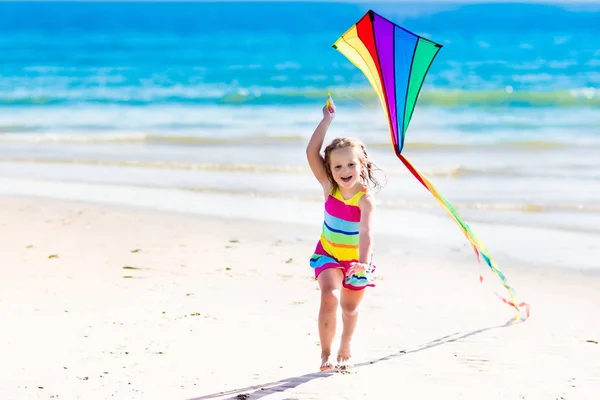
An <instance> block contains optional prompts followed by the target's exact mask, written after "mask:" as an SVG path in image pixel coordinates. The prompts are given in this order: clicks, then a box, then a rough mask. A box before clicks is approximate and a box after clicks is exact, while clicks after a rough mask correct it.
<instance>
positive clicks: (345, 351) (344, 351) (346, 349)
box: [337, 342, 352, 367]
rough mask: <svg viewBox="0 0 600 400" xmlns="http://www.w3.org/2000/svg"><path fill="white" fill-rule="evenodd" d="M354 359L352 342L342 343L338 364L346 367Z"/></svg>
mask: <svg viewBox="0 0 600 400" xmlns="http://www.w3.org/2000/svg"><path fill="white" fill-rule="evenodd" d="M350 357H352V354H351V350H350V342H342V343H340V349H339V350H338V356H337V362H338V364H339V365H340V366H341V367H346V362H347V361H348V360H349V359H350Z"/></svg>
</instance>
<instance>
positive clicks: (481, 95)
mask: <svg viewBox="0 0 600 400" xmlns="http://www.w3.org/2000/svg"><path fill="white" fill-rule="evenodd" d="M133 89H135V90H133ZM328 91H329V92H331V94H332V96H333V97H334V99H335V100H336V101H337V102H338V103H343V104H348V105H355V106H361V107H379V103H378V101H379V100H378V98H377V96H376V94H375V92H374V91H373V90H372V89H371V88H370V87H367V88H355V87H350V88H346V87H327V88H322V89H320V88H272V87H255V88H250V89H241V88H234V89H222V88H219V89H210V88H189V87H187V88H186V87H184V88H181V90H165V89H164V88H144V87H140V88H113V89H107V90H105V91H102V92H100V93H98V92H97V91H93V90H89V91H86V90H82V91H78V92H76V93H72V92H64V93H61V95H55V94H54V93H56V91H55V92H53V93H48V94H41V95H40V94H36V95H33V94H28V93H27V92H25V93H19V94H14V93H13V94H10V93H9V94H5V95H3V96H0V107H7V106H11V107H12V106H54V105H70V104H106V105H131V106H145V105H152V104H193V105H230V106H235V105H297V104H308V103H315V102H318V101H321V100H323V99H324V98H325V97H326V96H327V92H328ZM36 93H37V92H36ZM419 105H420V106H440V107H558V108H561V107H582V106H585V107H593V108H596V107H600V90H596V89H594V88H576V89H569V90H555V91H518V90H513V89H512V88H505V89H497V90H458V89H457V90H453V89H424V90H423V91H422V92H421V94H420V96H419Z"/></svg>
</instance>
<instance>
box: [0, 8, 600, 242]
mask: <svg viewBox="0 0 600 400" xmlns="http://www.w3.org/2000/svg"><path fill="white" fill-rule="evenodd" d="M369 8H372V9H373V10H375V11H376V12H378V13H380V14H382V15H384V16H385V17H387V18H389V19H391V20H393V21H395V22H396V23H398V24H400V25H402V26H403V27H405V28H407V29H410V30H412V31H414V32H415V33H417V34H420V35H423V36H425V37H427V38H430V39H432V40H434V41H436V42H438V43H440V44H442V45H443V46H444V47H443V49H442V50H441V52H440V53H439V55H438V56H437V58H436V60H435V62H434V64H433V65H432V67H431V69H430V71H429V74H428V75H427V78H426V80H425V84H424V86H423V90H422V93H421V96H420V99H419V102H418V103H417V108H416V111H415V114H414V116H413V120H412V122H411V126H410V128H409V131H408V134H407V139H406V148H405V154H406V156H407V157H408V158H409V159H410V160H411V161H412V162H413V163H414V164H415V166H417V168H419V169H420V170H421V171H422V172H424V173H425V174H426V175H427V176H428V177H430V178H431V179H432V181H433V182H434V184H436V186H438V188H439V189H440V191H441V192H442V193H443V194H444V195H446V196H447V197H448V198H449V200H450V201H451V202H452V203H453V204H454V205H455V206H456V207H457V208H458V209H459V211H461V212H462V213H464V215H465V216H466V217H467V219H468V220H469V221H475V222H477V221H482V222H489V223H502V224H507V223H508V224H512V225H518V226H531V227H537V228H542V229H553V230H557V231H569V232H577V234H583V233H585V234H586V235H598V234H600V228H598V227H599V226H600V201H598V198H600V157H598V151H600V89H599V88H600V72H598V71H599V70H600V69H599V67H600V45H599V44H598V43H600V42H599V41H598V36H599V34H600V24H598V21H600V6H593V5H585V4H581V5H577V4H576V3H565V4H553V5H543V4H514V3H513V4H474V3H465V4H446V3H439V4H436V3H432V2H426V3H420V4H417V3H404V2H402V3H398V2H396V3H391V2H387V3H343V2H335V3H334V2H332V3H325V2H308V3H274V2H265V3H252V2H242V3H206V2H203V3H188V2H182V3H143V2H134V3H122V4H119V3H114V2H110V3H81V2H75V3H54V2H42V3H31V2H23V3H0V55H1V63H0V178H4V179H6V180H5V181H4V183H3V190H4V192H14V193H20V192H19V190H16V189H14V188H15V187H22V186H19V185H21V184H23V183H24V182H28V184H29V186H28V187H29V188H30V189H27V190H29V191H31V192H35V190H36V187H38V186H37V184H38V183H40V182H45V183H48V182H60V183H61V184H69V183H70V184H75V183H77V182H92V183H96V184H107V185H108V184H110V185H121V186H123V185H126V186H135V187H154V188H156V187H159V188H168V189H173V190H182V189H183V190H186V191H190V190H191V191H192V192H194V193H198V192H213V193H215V192H218V193H227V194H240V195H248V194H252V195H258V196H265V197H271V198H272V197H284V198H296V199H298V198H299V199H318V196H319V189H318V188H317V187H316V186H315V182H314V179H313V178H312V176H310V173H309V172H308V169H307V166H306V162H305V160H304V145H305V143H306V141H307V140H308V137H309V136H310V134H311V133H312V130H313V129H314V127H315V125H316V124H317V123H318V121H319V118H320V112H321V110H320V109H321V107H322V105H323V104H324V101H325V98H326V95H327V92H328V91H330V92H331V93H332V95H333V97H334V99H335V100H336V102H337V104H338V117H337V119H336V121H335V123H334V125H333V126H332V132H331V135H332V136H331V137H333V135H335V136H340V135H352V136H358V137H359V138H361V139H362V140H363V141H365V142H366V143H367V145H368V146H369V148H370V149H371V154H372V156H373V158H374V159H375V162H376V163H377V164H378V165H379V166H380V167H382V169H383V170H384V172H385V176H382V179H383V180H384V181H385V180H386V179H387V182H388V184H387V186H386V188H385V189H384V191H383V192H382V193H381V201H382V205H383V206H384V207H387V208H389V209H414V210H426V211H427V212H431V213H437V212H440V210H441V209H440V208H439V206H438V205H437V204H435V203H434V202H433V200H432V197H431V196H430V195H429V193H428V192H426V191H425V189H423V188H421V187H420V186H418V184H417V183H416V180H414V178H412V177H411V176H409V175H408V172H407V171H406V169H404V167H403V166H402V165H401V164H400V162H399V161H398V160H397V159H395V156H394V155H393V152H392V150H391V147H389V134H388V133H387V125H386V121H385V120H384V117H383V112H382V110H381V107H380V105H379V104H378V103H377V100H376V98H375V95H374V92H373V90H372V89H371V88H370V86H369V84H368V82H367V80H366V78H365V77H364V76H363V75H362V73H361V72H360V71H359V70H358V69H357V68H356V67H354V66H353V65H352V64H350V62H349V61H348V60H346V59H345V58H344V57H343V56H342V55H341V54H340V53H338V52H337V51H335V50H334V49H332V47H331V45H332V44H333V42H334V41H335V40H336V39H337V38H338V37H339V36H340V35H341V34H342V33H343V32H344V31H345V30H346V29H348V28H349V27H350V26H351V25H352V24H354V23H355V22H356V21H357V20H358V19H359V18H360V17H361V16H362V15H363V14H364V13H365V12H366V11H367V10H368V9H369ZM11 185H12V186H11ZM11 188H12V189H11ZM23 190H25V189H23ZM23 193H25V192H23ZM457 235H458V233H457ZM593 237H595V236H593ZM574 240H575V239H574Z"/></svg>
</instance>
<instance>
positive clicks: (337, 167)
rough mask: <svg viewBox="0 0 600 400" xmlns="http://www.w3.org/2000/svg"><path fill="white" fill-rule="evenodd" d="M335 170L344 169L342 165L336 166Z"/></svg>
mask: <svg viewBox="0 0 600 400" xmlns="http://www.w3.org/2000/svg"><path fill="white" fill-rule="evenodd" d="M334 168H335V169H340V168H342V166H341V165H336V166H335V167H334Z"/></svg>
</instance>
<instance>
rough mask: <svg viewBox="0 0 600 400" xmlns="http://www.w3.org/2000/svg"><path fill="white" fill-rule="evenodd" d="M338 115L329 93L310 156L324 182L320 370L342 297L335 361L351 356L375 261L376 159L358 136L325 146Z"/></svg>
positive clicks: (315, 261) (318, 274) (315, 260)
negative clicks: (373, 191) (370, 155)
mask: <svg viewBox="0 0 600 400" xmlns="http://www.w3.org/2000/svg"><path fill="white" fill-rule="evenodd" d="M334 118H335V105H334V103H333V101H332V100H331V98H329V99H328V102H327V105H326V106H325V107H323V119H322V120H321V122H320V123H319V125H318V126H317V128H316V129H315V131H314V133H313V135H312V137H311V139H310V141H309V143H308V146H307V148H306V156H307V158H308V163H309V165H310V168H311V170H312V172H313V173H314V175H315V177H316V178H317V180H318V181H319V182H320V183H321V185H322V186H323V193H324V195H325V221H324V223H323V230H322V233H321V237H320V240H319V242H318V243H317V247H316V249H315V252H314V254H313V256H312V257H311V259H310V266H311V267H312V268H313V269H314V271H315V278H316V279H317V281H318V283H319V287H320V289H321V306H320V309H319V337H320V340H321V368H320V369H321V371H328V370H331V369H333V368H334V366H333V364H332V362H331V359H330V358H331V344H332V342H333V338H334V336H335V331H336V322H337V321H336V316H337V306H338V297H337V295H336V292H337V291H338V290H341V293H340V299H339V304H340V306H341V308H342V323H343V331H342V338H341V341H340V348H339V350H338V354H337V362H338V364H340V366H344V365H343V364H344V363H345V362H346V361H348V360H349V359H350V355H351V354H350V352H351V351H350V342H351V340H352V334H353V333H354V329H355V328H356V322H357V318H358V312H357V309H358V306H359V304H360V301H361V300H362V298H363V296H364V289H365V288H366V287H367V286H375V285H374V284H373V283H372V282H371V279H370V276H371V273H372V272H373V271H374V270H375V266H373V265H372V264H371V261H372V260H371V258H372V254H373V231H372V220H373V211H374V209H375V203H374V200H373V195H372V193H371V191H370V190H369V189H368V186H369V185H368V184H369V181H370V182H371V183H372V184H373V185H374V186H375V187H379V186H380V185H379V182H377V180H376V179H375V178H374V177H373V171H372V170H373V164H372V162H371V161H370V160H369V158H368V156H367V152H366V150H365V147H364V145H363V144H362V143H360V142H359V141H358V140H355V139H347V138H341V139H340V138H338V139H334V140H333V141H332V142H331V144H329V145H328V146H327V147H326V148H325V154H324V157H323V156H321V153H320V151H321V146H322V145H323V141H324V139H325V134H326V133H327V129H328V128H329V125H330V124H331V122H332V121H333V119H334Z"/></svg>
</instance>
